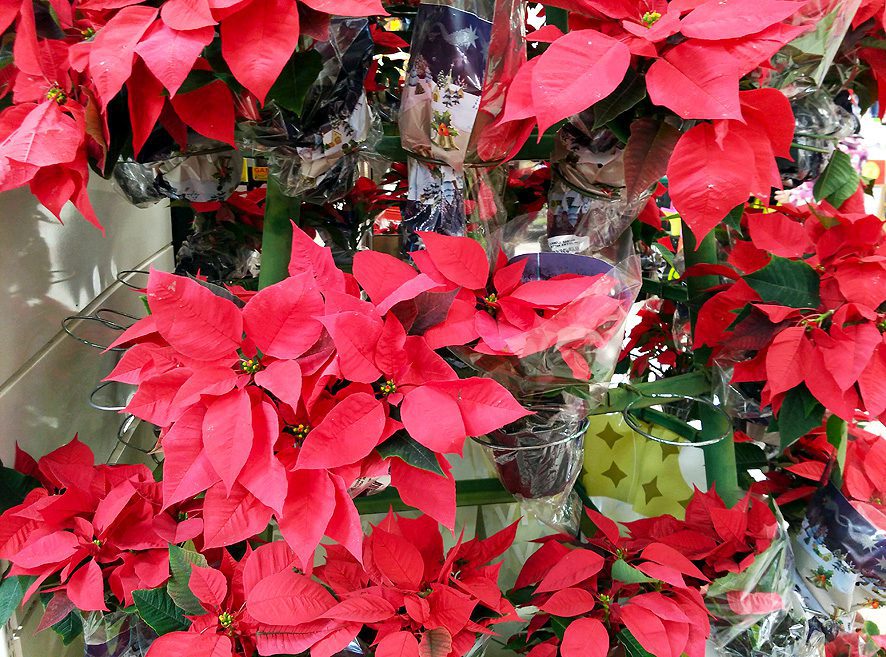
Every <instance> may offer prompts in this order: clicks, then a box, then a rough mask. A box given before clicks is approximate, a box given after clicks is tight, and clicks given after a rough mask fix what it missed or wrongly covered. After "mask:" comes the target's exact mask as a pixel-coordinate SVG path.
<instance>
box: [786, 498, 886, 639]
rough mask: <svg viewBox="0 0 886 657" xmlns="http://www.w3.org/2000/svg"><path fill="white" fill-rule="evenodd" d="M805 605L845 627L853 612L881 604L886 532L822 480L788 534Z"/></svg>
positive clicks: (885, 595) (885, 589)
mask: <svg viewBox="0 0 886 657" xmlns="http://www.w3.org/2000/svg"><path fill="white" fill-rule="evenodd" d="M792 542H793V546H794V553H795V555H796V562H797V573H798V577H799V579H800V581H801V582H802V584H803V587H802V589H801V591H802V593H803V596H804V598H805V599H806V603H807V605H808V606H809V607H810V608H812V609H816V608H818V609H820V610H822V611H823V612H824V613H825V614H827V615H828V616H830V617H831V618H833V619H835V620H838V621H840V622H841V624H842V625H843V628H844V629H846V630H849V629H851V625H852V621H853V620H854V617H855V612H856V611H858V610H861V609H865V608H869V607H880V606H882V605H884V604H886V532H884V531H883V530H879V529H877V528H876V527H875V526H874V525H872V524H871V523H870V522H869V521H868V520H867V519H865V518H864V516H862V515H861V514H860V513H859V512H858V511H857V510H856V509H855V508H854V507H853V506H852V504H850V502H849V500H847V499H846V497H845V496H844V495H843V494H842V493H841V492H840V491H839V490H838V489H837V488H836V487H835V486H834V485H833V484H828V485H827V486H826V487H825V488H823V489H821V490H820V491H819V492H818V493H816V495H815V497H813V499H812V501H810V503H809V506H808V508H807V511H806V517H805V518H804V520H803V523H802V525H801V526H800V529H799V531H797V532H796V533H795V534H794V536H792Z"/></svg>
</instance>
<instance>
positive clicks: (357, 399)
mask: <svg viewBox="0 0 886 657" xmlns="http://www.w3.org/2000/svg"><path fill="white" fill-rule="evenodd" d="M453 239H454V240H455V243H456V244H458V245H461V244H462V243H470V244H471V245H473V244H475V243H474V242H473V241H471V240H470V239H469V238H453ZM478 248H479V247H478ZM466 250H470V247H467V248H465V247H461V248H459V249H458V251H459V252H461V251H466ZM481 253H482V249H481ZM379 257H380V254H374V253H369V252H365V253H361V254H357V257H356V258H355V264H354V272H355V276H350V275H348V274H345V273H344V272H342V271H341V270H339V269H337V268H336V267H335V265H334V263H333V260H332V254H331V252H330V250H329V249H328V248H324V247H320V246H319V245H317V244H316V243H315V242H314V241H312V240H311V239H310V238H309V237H308V236H307V235H306V234H305V233H303V232H301V231H300V230H298V229H296V230H295V240H294V246H293V255H292V261H291V265H290V274H291V276H290V277H289V278H287V279H286V280H284V281H282V282H281V283H278V284H276V285H273V286H270V287H267V288H265V289H263V290H261V291H259V292H258V293H257V294H255V295H253V296H251V298H249V300H248V302H246V303H245V304H243V303H242V302H240V301H239V300H238V299H237V297H235V296H234V295H233V294H230V293H228V292H226V291H224V290H221V289H215V290H213V289H210V288H208V287H206V286H204V285H203V284H201V283H200V282H198V281H195V280H192V279H188V278H184V277H179V276H173V275H170V274H165V273H162V272H157V271H155V272H152V273H151V276H150V278H149V282H148V288H147V297H148V305H149V307H150V310H151V314H150V315H149V316H148V317H146V318H144V319H142V320H140V321H139V322H137V323H136V324H135V325H134V326H132V327H131V328H130V329H128V330H127V331H126V332H125V333H124V334H123V335H122V336H121V337H120V338H119V339H118V341H117V342H116V343H115V346H119V345H130V348H129V349H128V350H127V351H126V353H125V355H124V356H123V358H122V359H121V361H120V362H119V364H118V365H117V367H116V368H115V369H114V371H113V372H112V373H111V374H110V375H109V377H108V379H109V380H114V381H120V382H123V383H130V384H135V385H137V386H138V389H137V391H136V393H135V395H134V396H133V397H132V399H131V401H130V402H129V404H128V406H127V409H126V411H127V412H130V413H132V414H134V415H136V416H137V417H140V418H142V419H144V420H147V421H149V422H152V423H154V424H156V425H158V426H160V427H162V428H163V433H162V435H161V438H160V447H161V448H162V450H163V453H164V455H165V461H164V465H163V498H164V505H166V506H169V505H173V504H176V503H178V502H180V501H182V500H187V499H190V498H191V497H193V496H194V495H197V494H199V493H201V492H204V491H205V492H206V496H205V499H204V516H203V517H204V528H203V529H204V535H203V536H204V540H205V544H206V546H207V547H219V546H223V545H231V544H233V543H236V542H238V541H241V540H244V539H246V538H249V537H250V536H252V535H254V534H256V533H258V532H260V531H262V530H263V529H264V528H265V527H266V526H267V524H268V522H269V520H270V519H271V517H272V516H273V517H274V518H276V520H277V522H278V524H279V526H280V529H281V531H282V532H283V535H284V537H285V538H286V540H287V541H288V542H289V544H290V546H291V547H292V548H293V550H295V551H296V553H297V554H298V556H299V558H300V559H301V560H302V563H303V564H307V563H309V562H310V559H311V556H312V555H313V552H314V550H315V548H316V546H317V545H318V543H319V542H320V539H321V538H322V537H323V536H324V535H326V536H329V537H330V538H333V539H335V540H337V541H338V542H339V543H341V544H342V545H344V546H346V547H347V549H348V550H350V551H351V553H352V554H354V555H355V556H356V557H358V558H359V556H360V554H361V548H360V546H361V542H362V533H361V531H360V526H359V519H358V517H357V512H356V509H355V507H354V504H353V502H352V500H351V497H352V496H354V495H357V494H359V493H360V492H361V491H362V490H364V489H365V488H366V487H367V486H368V485H370V483H371V482H373V481H383V480H385V479H387V478H389V481H390V482H391V483H392V484H393V486H395V487H396V488H397V490H398V492H399V493H400V496H401V498H402V499H403V500H404V501H405V502H406V503H408V504H411V505H413V506H415V507H417V508H419V509H422V510H424V511H425V512H427V513H428V514H429V515H431V516H432V517H434V518H436V519H437V520H438V521H440V522H442V523H443V524H445V525H447V526H449V527H452V525H453V521H454V517H455V497H454V496H455V489H454V480H453V478H452V475H451V474H450V472H449V470H450V466H449V464H448V462H447V461H446V459H445V458H444V456H445V455H446V454H455V453H460V452H461V450H462V445H463V443H464V440H465V438H466V437H467V436H476V435H483V434H485V433H488V432H489V431H493V430H495V429H497V428H500V427H502V426H504V425H506V424H508V423H510V422H513V421H515V420H517V419H519V418H521V417H523V416H525V415H527V414H528V411H526V410H525V409H523V408H522V407H521V406H520V405H519V404H518V403H517V402H516V401H515V400H514V398H513V397H512V396H511V395H510V393H508V392H507V391H506V390H505V389H504V388H503V387H502V386H501V385H499V384H498V383H496V382H494V381H492V380H489V379H481V378H476V377H471V378H466V379H460V378H459V377H458V375H457V374H456V372H455V371H454V370H453V368H452V367H451V366H450V365H449V364H448V363H447V362H446V361H445V360H444V359H443V358H441V357H440V356H439V355H437V354H436V353H435V352H434V350H433V349H432V347H431V345H429V341H428V339H426V337H425V335H423V334H422V332H423V331H424V330H425V329H430V328H432V327H433V326H435V325H436V324H437V323H440V322H442V321H443V320H444V319H445V317H446V312H445V310H444V311H443V312H441V307H444V308H445V303H446V302H447V300H448V302H449V303H451V300H452V296H453V295H455V294H456V293H457V291H456V290H451V289H450V288H452V285H450V284H449V283H448V282H447V281H445V280H440V281H437V280H434V279H432V278H431V277H430V276H428V275H427V274H424V273H423V274H421V275H418V274H416V273H415V271H414V270H412V268H411V267H409V266H408V265H406V264H405V263H402V262H400V261H398V260H396V259H394V258H390V260H389V261H385V262H380V263H379V266H371V267H367V266H366V265H367V264H368V263H369V262H370V261H371V262H373V263H375V261H376V259H377V258H379ZM386 262H389V263H390V264H389V266H386V264H385V263H386ZM468 264H471V263H468ZM463 266H464V265H463ZM484 266H485V259H484ZM399 268H405V269H406V270H408V271H409V272H410V275H411V277H412V278H411V279H410V282H408V283H404V282H403V281H401V280H400V279H399V278H398V276H400V274H399ZM453 271H454V269H453ZM463 271H465V272H470V270H469V269H468V268H467V267H464V269H463ZM358 283H359V284H358ZM400 283H403V285H402V286H401V285H400ZM361 287H362V289H363V291H365V292H367V293H368V294H369V297H370V298H371V299H372V300H373V301H372V302H369V301H364V300H363V299H362V298H361V297H360V293H361ZM391 287H393V289H390V288H391ZM440 289H442V290H443V291H438V290H440ZM432 290H434V292H431V291H432ZM431 294H433V296H435V297H437V298H436V299H433V300H429V299H428V297H429V296H431ZM422 295H424V297H423V296H422ZM441 304H444V306H441ZM420 305H423V307H422V309H421V310H418V307H419V306H420ZM429 417H433V418H434V421H433V422H428V418H429ZM308 499H310V500H311V504H310V505H307V504H305V501H306V500H308Z"/></svg>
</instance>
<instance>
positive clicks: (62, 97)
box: [46, 84, 68, 105]
mask: <svg viewBox="0 0 886 657" xmlns="http://www.w3.org/2000/svg"><path fill="white" fill-rule="evenodd" d="M46 97H47V98H48V99H49V100H54V101H55V102H56V103H58V104H59V105H64V104H65V103H66V102H68V94H66V93H65V92H64V91H62V88H61V87H59V86H58V85H57V84H54V85H52V87H50V89H49V91H47V92H46Z"/></svg>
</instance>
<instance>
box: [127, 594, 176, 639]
mask: <svg viewBox="0 0 886 657" xmlns="http://www.w3.org/2000/svg"><path fill="white" fill-rule="evenodd" d="M132 599H133V600H134V601H135V607H136V609H138V615H139V616H141V617H142V620H144V621H145V622H146V623H147V624H148V625H150V626H151V629H153V630H154V631H155V632H156V633H157V634H159V635H161V636H162V635H164V634H169V633H170V632H178V631H181V630H186V629H188V626H189V625H190V623H189V622H188V620H187V619H186V618H185V614H184V612H183V611H182V610H181V609H180V608H179V607H177V606H176V604H175V602H173V601H172V598H171V597H169V594H168V593H167V592H166V588H165V587H161V588H159V589H149V590H140V591H133V592H132Z"/></svg>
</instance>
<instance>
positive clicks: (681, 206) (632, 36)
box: [488, 0, 807, 238]
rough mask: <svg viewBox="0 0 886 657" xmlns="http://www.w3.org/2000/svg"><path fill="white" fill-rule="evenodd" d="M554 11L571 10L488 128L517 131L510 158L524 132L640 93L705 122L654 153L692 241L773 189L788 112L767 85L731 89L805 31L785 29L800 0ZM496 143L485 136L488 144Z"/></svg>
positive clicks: (597, 1)
mask: <svg viewBox="0 0 886 657" xmlns="http://www.w3.org/2000/svg"><path fill="white" fill-rule="evenodd" d="M557 5H558V6H560V7H564V8H566V9H568V10H569V11H570V12H571V13H570V28H571V30H570V32H568V33H567V34H560V35H558V36H557V37H556V38H554V39H552V42H551V45H550V46H549V47H548V48H547V49H546V50H545V51H544V52H543V53H542V54H541V55H540V56H538V57H534V58H532V59H530V60H529V61H528V62H527V63H526V64H524V65H523V67H522V68H521V69H520V71H519V73H518V74H517V76H516V77H515V79H514V81H513V83H512V84H511V85H510V88H509V90H508V95H507V102H506V104H505V109H504V111H503V112H502V114H501V116H500V117H499V118H498V120H497V124H496V127H499V126H503V127H509V129H510V130H511V131H512V132H513V133H515V134H520V135H521V138H520V139H518V141H517V143H516V145H515V146H514V149H513V150H512V153H515V152H516V150H517V149H519V148H520V146H521V145H522V143H523V142H524V141H525V140H526V139H527V138H528V136H529V133H530V131H531V130H532V128H533V126H534V125H535V124H537V125H538V129H539V132H543V131H544V130H546V129H547V128H548V127H550V126H552V125H554V124H555V123H557V122H558V121H560V120H562V119H565V118H567V117H569V116H571V115H574V114H578V113H579V112H582V111H584V110H585V109H587V108H588V107H591V106H593V105H594V104H595V103H598V102H601V101H603V100H604V99H607V98H609V97H611V96H613V95H615V94H619V93H621V94H625V93H628V94H634V93H637V92H636V91H635V90H637V89H639V90H640V93H639V94H637V98H638V99H639V98H642V91H643V90H644V86H645V91H646V93H648V97H649V100H650V101H651V102H652V104H653V105H658V106H660V107H664V108H666V109H668V110H670V111H671V112H673V113H674V114H676V115H677V117H679V118H681V119H695V120H698V119H707V120H710V121H712V123H708V122H704V123H700V124H699V125H697V126H695V127H694V128H691V129H690V130H689V131H688V132H686V134H684V135H683V136H682V137H680V138H679V141H678V142H677V143H676V147H674V141H675V140H670V141H669V140H664V141H662V143H661V144H659V151H660V152H659V153H658V154H657V157H659V159H662V160H663V163H662V170H663V169H664V166H665V165H667V174H668V178H669V181H670V190H669V191H670V194H671V198H672V199H673V202H674V204H675V206H676V208H677V210H678V211H679V212H680V214H681V216H682V217H683V218H684V219H685V220H686V221H687V222H688V223H689V225H690V226H691V227H692V229H693V231H694V232H695V234H696V235H697V236H698V237H699V238H700V237H702V236H704V235H705V234H707V233H708V232H709V231H710V230H711V229H712V228H713V227H714V226H715V225H717V223H719V222H720V221H721V220H722V218H723V217H724V216H725V215H726V214H727V213H728V212H729V210H731V209H732V208H733V207H735V206H736V205H738V204H739V203H742V202H744V201H746V200H747V198H748V197H749V196H750V195H751V193H754V192H758V191H764V192H765V196H767V197H768V193H769V189H770V187H780V186H781V182H780V178H779V175H778V170H777V168H776V165H775V157H790V155H789V150H790V145H791V137H792V136H793V134H794V118H793V114H792V112H791V109H790V104H789V103H788V100H787V99H786V98H785V97H784V96H783V95H782V94H781V93H780V92H779V91H777V90H774V89H763V90H753V91H739V81H740V79H741V78H742V77H743V76H745V75H747V74H748V73H750V72H751V71H753V70H754V69H756V68H757V67H758V66H760V65H764V64H766V63H768V60H769V58H770V57H771V56H772V55H773V54H775V53H776V52H777V51H778V50H779V49H780V48H781V47H782V46H784V45H785V44H786V43H788V42H789V41H791V40H792V39H794V38H795V37H797V36H798V35H799V34H800V33H802V32H803V31H805V30H806V29H807V28H805V27H796V26H793V25H791V24H790V18H791V17H792V16H793V15H794V14H795V13H796V12H798V11H799V10H800V8H801V7H802V6H803V3H797V2H782V1H781V0H759V1H757V2H754V3H753V5H752V6H748V5H747V3H740V2H722V1H721V0H706V1H704V2H697V1H682V0H673V1H672V2H666V1H665V0H582V1H581V2H570V1H561V2H558V3H557ZM550 32H551V31H550V30H549V31H548V34H547V35H545V36H546V38H544V39H542V40H548V39H547V37H548V36H549V35H550ZM638 72H642V74H641V75H638ZM637 102H639V101H637ZM607 111H608V110H607ZM497 136H498V132H497V131H490V134H489V137H488V138H489V139H495V138H497ZM632 137H633V135H632ZM639 139H640V140H642V137H641V138H639ZM668 141H669V143H668V146H667V147H664V144H665V142H668ZM628 147H629V148H630V141H629V142H628ZM641 150H643V149H641ZM646 150H649V149H648V148H647V149H646ZM644 155H645V151H644ZM669 157H670V162H669V164H668V158H669ZM626 162H627V161H626ZM749 170H750V171H751V175H748V171H749ZM662 172H663V171H662ZM658 177H659V176H655V178H658ZM649 182H650V183H651V182H654V180H652V181H649Z"/></svg>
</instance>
